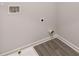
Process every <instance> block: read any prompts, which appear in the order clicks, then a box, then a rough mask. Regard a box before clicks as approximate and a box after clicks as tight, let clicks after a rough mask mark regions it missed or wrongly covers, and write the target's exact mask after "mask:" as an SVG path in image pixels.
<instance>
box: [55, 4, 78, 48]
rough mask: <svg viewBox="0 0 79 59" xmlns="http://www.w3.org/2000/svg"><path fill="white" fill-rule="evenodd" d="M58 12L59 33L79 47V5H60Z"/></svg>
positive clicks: (57, 26)
mask: <svg viewBox="0 0 79 59" xmlns="http://www.w3.org/2000/svg"><path fill="white" fill-rule="evenodd" d="M57 12H58V13H57V22H56V31H57V33H58V34H59V35H60V36H62V37H64V38H65V39H67V40H68V41H69V42H71V43H72V44H74V45H76V46H78V47H79V3H58V4H57Z"/></svg>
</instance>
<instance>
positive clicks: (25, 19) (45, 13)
mask: <svg viewBox="0 0 79 59" xmlns="http://www.w3.org/2000/svg"><path fill="white" fill-rule="evenodd" d="M14 5H15V6H19V7H20V12H19V13H10V12H9V6H14ZM43 17H44V18H45V20H44V21H43V22H41V21H40V19H41V18H43ZM55 20H56V5H55V3H40V2H39V3H37V2H36V3H35V2H33V3H32V2H26V3H0V53H4V52H7V51H9V50H12V49H15V48H18V47H20V46H24V45H27V44H30V43H32V42H35V41H37V40H40V39H42V38H45V37H47V36H48V29H50V28H53V27H54V26H55Z"/></svg>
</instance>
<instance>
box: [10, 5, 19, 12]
mask: <svg viewBox="0 0 79 59" xmlns="http://www.w3.org/2000/svg"><path fill="white" fill-rule="evenodd" d="M9 12H10V13H17V12H20V7H19V6H9Z"/></svg>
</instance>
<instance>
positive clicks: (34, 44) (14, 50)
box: [0, 35, 56, 56]
mask: <svg viewBox="0 0 79 59" xmlns="http://www.w3.org/2000/svg"><path fill="white" fill-rule="evenodd" d="M53 38H56V35H54V36H53V37H52V39H53ZM49 40H51V38H50V37H46V38H44V39H41V40H38V41H36V42H33V43H30V44H27V45H25V46H22V47H19V48H16V49H13V50H10V51H8V52H5V53H2V54H0V56H7V55H9V54H12V53H14V52H18V50H21V51H22V50H23V49H25V48H28V47H31V46H36V45H39V44H41V43H44V42H46V41H49Z"/></svg>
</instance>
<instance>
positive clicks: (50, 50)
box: [34, 38, 79, 56]
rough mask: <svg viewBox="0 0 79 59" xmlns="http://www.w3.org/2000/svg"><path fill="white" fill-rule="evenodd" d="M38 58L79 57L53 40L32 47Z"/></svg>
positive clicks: (67, 47)
mask: <svg viewBox="0 0 79 59" xmlns="http://www.w3.org/2000/svg"><path fill="white" fill-rule="evenodd" d="M34 49H35V50H36V51H37V53H38V55H39V56H79V53H78V52H76V51H75V50H73V49H72V48H71V47H69V46H68V45H66V44H65V43H63V42H62V41H60V40H59V39H57V38H55V39H52V40H49V41H47V42H44V43H42V44H39V45H37V46H35V47H34Z"/></svg>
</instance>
